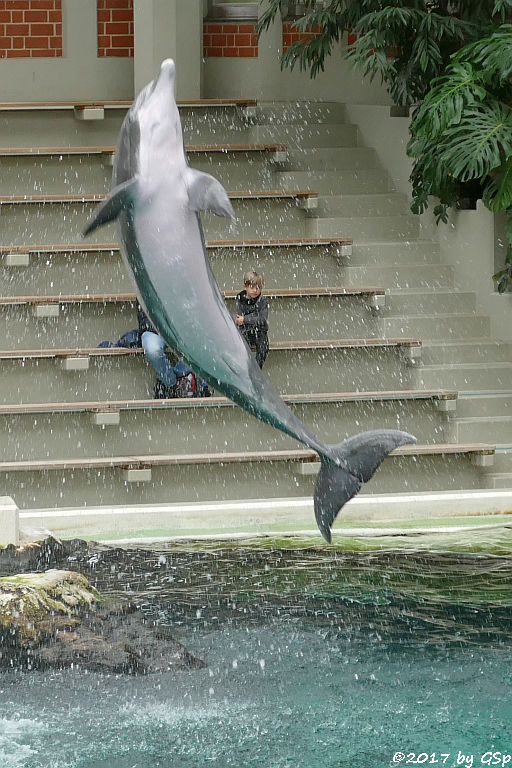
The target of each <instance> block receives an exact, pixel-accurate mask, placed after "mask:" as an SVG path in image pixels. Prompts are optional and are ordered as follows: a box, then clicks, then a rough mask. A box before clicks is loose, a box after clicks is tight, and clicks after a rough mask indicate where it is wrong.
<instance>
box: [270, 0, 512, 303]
mask: <svg viewBox="0 0 512 768" xmlns="http://www.w3.org/2000/svg"><path fill="white" fill-rule="evenodd" d="M303 5H304V7H305V13H304V15H303V16H301V17H300V18H298V19H296V20H295V22H294V24H295V26H296V28H297V29H298V30H300V31H302V32H306V31H309V30H312V29H313V28H315V27H317V26H321V27H322V31H321V33H320V34H319V35H318V36H315V37H314V38H313V39H312V40H309V41H302V42H298V43H295V44H293V45H292V46H290V48H288V50H287V51H286V52H285V53H284V55H283V57H282V66H283V68H284V67H289V68H291V69H293V68H294V67H295V66H296V65H298V67H299V68H300V69H301V70H303V71H309V72H310V74H311V76H312V77H316V76H317V75H318V73H319V72H321V71H323V70H324V67H325V60H326V58H327V57H328V56H330V54H331V52H332V49H333V46H334V45H335V44H338V43H339V42H340V40H342V38H343V35H344V33H345V32H348V31H350V32H354V33H356V35H357V37H356V40H355V42H354V43H353V44H352V45H351V46H345V48H344V53H345V56H346V58H347V59H348V60H349V61H350V62H351V63H352V64H353V66H354V67H355V68H356V69H358V70H359V71H360V72H362V74H363V75H364V76H366V77H368V78H369V79H370V80H373V79H374V78H375V77H377V78H379V79H380V80H381V81H382V83H383V84H384V85H385V87H386V88H387V90H388V92H389V93H390V95H391V97H392V99H393V101H394V103H395V104H398V105H402V106H409V105H413V104H420V106H419V107H418V108H417V109H416V111H415V114H414V117H413V121H412V124H411V139H410V142H409V144H408V154H409V156H410V157H412V158H413V160H414V165H413V170H412V174H411V183H412V189H413V200H412V205H411V209H412V211H413V212H415V213H422V212H423V211H424V210H425V209H426V208H427V207H428V204H429V198H430V197H432V196H434V197H436V198H437V200H438V202H437V204H436V205H435V207H434V215H435V216H436V219H437V221H447V217H448V209H449V208H450V207H452V206H454V205H456V204H457V201H458V200H459V199H460V198H461V197H469V198H471V199H472V200H473V201H474V200H476V199H478V198H482V200H483V203H484V205H486V206H487V207H488V208H489V209H490V210H492V211H506V212H507V214H508V215H509V216H510V219H509V224H510V221H512V24H510V23H507V22H510V21H511V19H512V0H389V1H388V2H385V1H384V0H326V2H324V3H323V4H322V5H321V6H317V4H316V0H304V1H303ZM287 11H288V1H287V0H268V3H267V7H266V10H265V11H264V13H263V15H262V16H261V18H260V21H259V30H258V31H259V34H261V33H262V32H263V31H264V30H265V29H268V27H269V26H270V25H271V24H272V23H273V21H274V20H275V18H276V17H277V16H278V15H279V14H281V15H282V16H284V15H286V13H287ZM507 237H508V242H509V249H508V253H507V257H506V262H505V265H504V269H503V270H501V271H500V272H498V273H497V274H496V275H495V276H494V277H495V279H496V280H497V281H498V290H500V291H504V290H506V289H507V288H508V286H509V285H511V286H512V224H510V226H509V227H508V228H507Z"/></svg>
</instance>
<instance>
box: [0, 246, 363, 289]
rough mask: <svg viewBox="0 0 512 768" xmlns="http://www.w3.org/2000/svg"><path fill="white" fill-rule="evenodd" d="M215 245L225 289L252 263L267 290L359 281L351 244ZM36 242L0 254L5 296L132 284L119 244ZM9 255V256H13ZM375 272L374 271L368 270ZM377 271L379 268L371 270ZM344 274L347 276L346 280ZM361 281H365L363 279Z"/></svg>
mask: <svg viewBox="0 0 512 768" xmlns="http://www.w3.org/2000/svg"><path fill="white" fill-rule="evenodd" d="M233 243H234V244H233V245H229V244H228V243H225V244H224V245H222V246H221V245H219V246H216V247H213V246H209V245H208V243H207V253H208V259H209V262H210V266H211V267H212V270H213V273H214V275H215V278H216V280H217V282H218V284H219V286H220V288H221V289H227V290H234V289H235V288H241V286H242V283H243V275H244V273H245V271H246V270H247V267H248V266H249V265H250V266H251V268H254V269H256V270H258V271H260V272H262V273H263V275H264V277H265V286H266V288H267V289H272V288H274V287H278V285H279V284H285V285H287V286H289V287H290V288H305V287H308V286H310V285H318V286H329V285H335V284H336V283H339V282H340V280H342V282H347V284H350V285H355V284H356V283H357V279H356V276H355V275H354V276H353V275H352V274H351V270H350V269H348V270H346V269H341V270H340V267H339V266H338V265H339V263H340V260H341V259H343V258H344V256H343V255H342V253H343V252H344V251H345V250H347V248H349V246H344V245H342V244H341V243H336V242H334V241H331V242H327V241H325V242H319V241H316V242H315V241H307V240H306V239H304V240H303V241H300V240H296V241H294V242H293V241H291V242H283V241H279V240H275V241H265V242H262V243H261V244H254V245H250V244H247V245H242V244H241V241H239V242H238V241H233ZM33 248H34V246H28V245H26V244H25V247H24V246H23V245H22V246H20V247H19V248H18V249H13V248H11V249H9V248H7V249H6V250H7V253H5V254H4V255H3V257H0V281H1V283H2V286H3V291H4V295H5V296H24V295H27V294H28V295H31V294H33V295H35V294H37V295H39V296H48V295H55V294H59V293H64V294H70V293H80V292H82V291H83V292H88V293H100V292H102V291H112V292H114V293H115V292H120V293H123V292H128V291H131V290H132V288H133V284H132V281H131V278H130V277H129V275H128V273H127V271H126V269H125V266H124V263H123V261H122V259H121V255H120V253H119V249H118V247H117V245H116V244H115V243H112V244H110V245H109V244H103V245H102V246H101V247H95V246H89V245H87V246H86V245H79V244H77V245H75V246H72V245H69V246H68V247H67V248H66V247H64V246H63V247H62V248H61V249H60V250H59V248H58V246H55V248H53V247H52V248H49V249H48V250H44V249H42V250H39V251H38V250H37V246H36V250H32V249H33ZM9 254H10V255H9ZM369 274H371V272H369ZM373 274H374V275H375V274H376V273H375V272H373ZM342 278H343V279H342ZM360 284H361V283H360Z"/></svg>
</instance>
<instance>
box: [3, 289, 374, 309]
mask: <svg viewBox="0 0 512 768" xmlns="http://www.w3.org/2000/svg"><path fill="white" fill-rule="evenodd" d="M221 293H222V295H223V297H224V298H225V299H234V298H235V297H236V296H237V294H238V291H222V292H221ZM385 294H386V291H385V289H384V288H378V287H375V286H362V287H356V286H334V287H322V286H318V287H315V288H269V289H268V290H265V296H268V297H269V298H271V299H280V298H307V297H320V296H339V297H342V296H370V297H372V298H375V299H379V300H380V301H381V302H383V301H384V297H385ZM135 300H136V296H135V293H80V294H59V295H54V296H0V306H14V305H16V306H20V305H29V306H40V305H48V304H122V303H126V302H135Z"/></svg>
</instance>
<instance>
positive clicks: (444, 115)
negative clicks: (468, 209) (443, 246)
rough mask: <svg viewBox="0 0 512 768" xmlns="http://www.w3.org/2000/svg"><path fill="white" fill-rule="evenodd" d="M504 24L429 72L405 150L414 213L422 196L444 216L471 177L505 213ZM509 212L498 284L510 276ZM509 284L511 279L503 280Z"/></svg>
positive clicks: (507, 67) (509, 146) (508, 196)
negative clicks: (438, 72) (441, 69)
mask: <svg viewBox="0 0 512 768" xmlns="http://www.w3.org/2000/svg"><path fill="white" fill-rule="evenodd" d="M511 59H512V25H510V24H503V25H501V26H500V27H498V28H497V29H496V30H495V31H493V32H492V33H491V34H488V35H487V36H485V37H483V38H482V39H480V40H478V41H477V42H475V43H472V44H470V45H467V46H465V47H464V48H462V49H461V50H460V51H458V52H457V53H456V54H454V55H453V56H452V58H451V63H450V64H449V66H448V67H447V68H446V70H445V73H444V74H443V75H442V76H441V77H438V78H435V79H434V80H433V81H432V83H431V88H430V90H429V92H428V93H427V94H426V96H425V99H424V100H423V103H422V104H421V106H420V107H419V109H418V110H417V112H416V114H415V116H414V119H413V121H412V124H411V139H410V141H409V144H408V148H407V151H408V154H409V156H410V157H412V158H413V159H414V166H413V171H412V174H411V182H412V187H413V202H412V210H413V211H414V212H416V213H421V212H422V211H424V210H425V208H426V207H427V206H428V198H429V196H431V195H432V196H435V197H437V198H438V199H439V201H440V202H439V205H438V206H437V207H436V209H434V212H435V214H436V216H437V218H438V220H439V219H442V220H446V214H447V208H448V207H449V206H452V205H454V204H455V203H456V201H457V199H458V198H459V197H460V196H462V195H464V190H465V187H466V185H467V183H468V182H470V183H473V186H474V185H475V184H478V188H479V193H478V194H477V195H476V196H478V197H481V198H482V200H483V203H484V205H486V206H487V208H489V209H490V210H492V211H506V212H507V213H508V214H509V215H510V216H511V217H512V83H511V80H510V75H511V73H512V63H511ZM511 222H512V218H511V219H509V224H510V226H508V227H507V238H508V242H509V249H508V253H507V257H506V263H505V267H504V269H503V270H501V271H500V272H498V273H497V274H496V275H495V276H494V277H495V279H496V280H497V281H498V290H499V291H500V292H503V291H505V290H506V289H507V287H508V285H509V281H512V262H511V260H512V252H511V246H512V224H511ZM510 284H512V282H510Z"/></svg>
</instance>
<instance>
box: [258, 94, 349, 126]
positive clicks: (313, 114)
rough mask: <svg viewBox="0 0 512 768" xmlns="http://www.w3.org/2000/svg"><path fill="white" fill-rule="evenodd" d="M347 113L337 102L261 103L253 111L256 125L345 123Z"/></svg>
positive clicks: (343, 106)
mask: <svg viewBox="0 0 512 768" xmlns="http://www.w3.org/2000/svg"><path fill="white" fill-rule="evenodd" d="M346 119H347V111H346V108H345V105H344V104H341V103H340V102H337V101H331V102H329V101H308V100H303V101H281V102H280V101H272V102H263V101H259V102H258V104H257V106H256V108H255V109H254V110H253V116H252V121H253V123H254V124H255V125H269V126H274V125H294V124H298V125H299V126H303V125H312V124H314V123H317V124H319V125H320V126H321V125H325V124H326V123H328V124H331V123H344V122H346Z"/></svg>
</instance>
